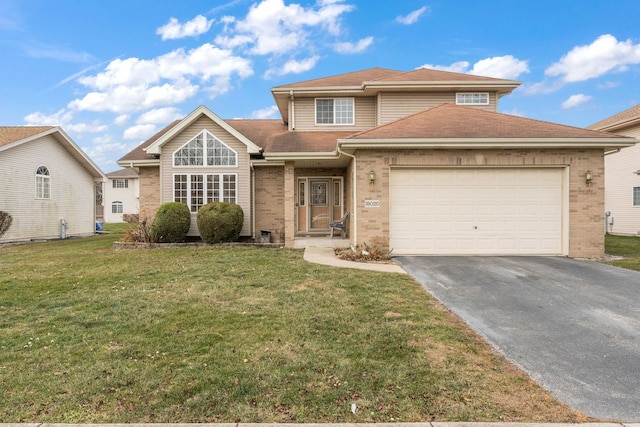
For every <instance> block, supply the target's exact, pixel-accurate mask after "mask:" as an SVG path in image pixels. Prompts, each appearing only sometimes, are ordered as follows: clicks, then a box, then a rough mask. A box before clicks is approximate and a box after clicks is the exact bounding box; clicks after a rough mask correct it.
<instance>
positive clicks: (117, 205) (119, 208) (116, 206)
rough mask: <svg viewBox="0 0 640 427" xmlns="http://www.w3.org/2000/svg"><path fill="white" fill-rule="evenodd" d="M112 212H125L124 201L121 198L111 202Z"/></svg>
mask: <svg viewBox="0 0 640 427" xmlns="http://www.w3.org/2000/svg"><path fill="white" fill-rule="evenodd" d="M111 213H112V214H121V213H124V203H122V202H121V201H119V200H114V201H113V202H111Z"/></svg>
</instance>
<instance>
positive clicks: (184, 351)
mask: <svg viewBox="0 0 640 427" xmlns="http://www.w3.org/2000/svg"><path fill="white" fill-rule="evenodd" d="M106 231H107V232H106V233H105V234H103V235H101V236H97V237H91V238H86V239H71V240H65V241H53V242H46V243H30V244H24V245H17V246H11V247H3V248H0V384H2V386H1V387H0V393H1V394H0V420H2V422H5V423H6V422H51V423H79V422H81V423H104V422H114V423H134V422H185V423H186V422H239V421H241V422H372V421H374V422H383V421H407V422H408V421H429V420H438V421H521V422H526V421H538V422H575V421H585V420H587V419H586V418H585V417H584V416H582V415H581V414H578V413H575V412H573V411H571V410H570V409H568V408H566V407H565V406H563V405H561V404H559V403H558V402H557V401H555V400H554V399H553V398H552V397H551V396H550V395H549V394H548V393H547V392H545V391H544V390H542V389H540V387H538V386H537V385H536V384H535V383H533V382H532V381H531V380H530V379H529V378H528V377H527V376H525V375H524V374H523V373H522V372H520V371H519V370H517V369H516V368H514V367H513V366H512V365H510V364H509V363H507V362H506V361H505V360H504V359H502V358H501V357H499V356H498V355H496V354H495V353H494V352H493V351H492V350H491V349H490V348H489V347H488V346H487V344H486V343H485V342H484V341H482V340H481V339H479V338H478V336H476V335H475V334H473V333H472V332H470V331H469V330H468V329H467V328H466V327H465V325H464V324H462V323H461V322H460V321H459V320H458V319H457V318H455V317H454V316H453V315H452V314H451V313H449V312H448V311H446V310H445V309H443V307H442V306H441V305H440V304H438V303H437V302H436V301H435V300H434V299H433V298H431V297H430V296H429V295H428V294H427V293H426V292H425V291H424V290H423V289H422V288H421V286H419V285H418V284H417V283H416V282H415V281H413V280H412V279H411V278H410V277H408V276H402V275H394V274H384V273H374V272H368V271H361V270H351V269H335V268H330V267H326V266H321V265H316V264H312V263H307V262H305V261H304V260H303V259H302V252H301V251H298V250H292V249H265V248H231V249H230V248H224V249H223V248H213V247H204V248H175V249H140V250H114V249H113V248H112V242H113V241H114V240H116V239H117V238H118V237H119V236H121V234H122V233H123V232H124V229H123V228H122V227H120V228H116V227H113V226H108V227H107V230H106ZM352 404H355V405H356V413H355V414H353V413H352V412H351V405H352Z"/></svg>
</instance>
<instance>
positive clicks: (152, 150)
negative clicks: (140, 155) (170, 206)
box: [142, 105, 262, 155]
mask: <svg viewBox="0 0 640 427" xmlns="http://www.w3.org/2000/svg"><path fill="white" fill-rule="evenodd" d="M203 115H204V116H206V117H208V118H209V119H211V120H212V121H213V122H215V123H216V124H218V125H219V126H220V127H222V128H223V129H224V130H226V131H227V132H229V133H230V134H231V135H233V136H234V137H235V138H237V139H238V140H239V141H240V142H242V143H243V144H244V145H246V147H247V152H248V153H249V154H259V153H260V152H261V151H262V149H261V148H260V147H258V146H257V145H255V144H254V143H253V142H252V141H250V140H249V139H248V138H247V137H245V136H244V135H242V134H241V133H240V132H238V131H237V130H236V129H234V128H233V127H232V126H231V125H229V124H228V123H227V122H225V121H224V120H222V119H221V118H220V117H218V116H217V115H216V114H214V112H213V111H211V110H209V109H208V108H207V107H205V106H204V105H201V106H199V107H198V108H196V109H195V110H194V111H193V112H191V114H189V115H188V116H187V117H185V118H184V119H182V120H181V121H180V122H178V124H176V125H175V126H173V127H171V128H169V129H168V130H167V131H166V132H165V133H163V134H162V135H160V136H159V137H158V138H157V139H156V140H155V141H153V142H151V143H150V144H148V145H147V146H146V148H143V149H142V150H143V151H145V152H146V153H147V154H152V155H157V154H160V151H161V148H162V146H163V145H164V144H166V143H167V142H168V141H169V140H171V139H172V138H173V137H174V136H176V135H177V134H178V133H180V132H182V131H183V130H184V129H186V128H187V127H189V126H190V125H191V124H193V123H194V122H195V121H196V120H197V119H198V118H200V117H201V116H203Z"/></svg>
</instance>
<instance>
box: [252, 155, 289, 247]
mask: <svg viewBox="0 0 640 427" xmlns="http://www.w3.org/2000/svg"><path fill="white" fill-rule="evenodd" d="M254 173H255V183H256V188H255V213H254V214H255V236H256V239H259V238H260V231H261V230H268V231H270V232H271V241H272V242H273V243H280V242H283V241H284V236H285V222H284V210H285V197H284V168H283V167H282V166H259V167H255V168H254Z"/></svg>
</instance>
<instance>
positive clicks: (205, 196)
mask: <svg viewBox="0 0 640 427" xmlns="http://www.w3.org/2000/svg"><path fill="white" fill-rule="evenodd" d="M173 201H174V202H181V203H184V204H186V205H187V206H189V210H190V211H191V212H192V213H196V212H198V209H200V208H201V207H202V206H203V205H206V204H207V203H211V202H228V203H237V202H238V176H237V175H236V174H235V173H214V174H193V173H192V174H176V175H174V176H173Z"/></svg>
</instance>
